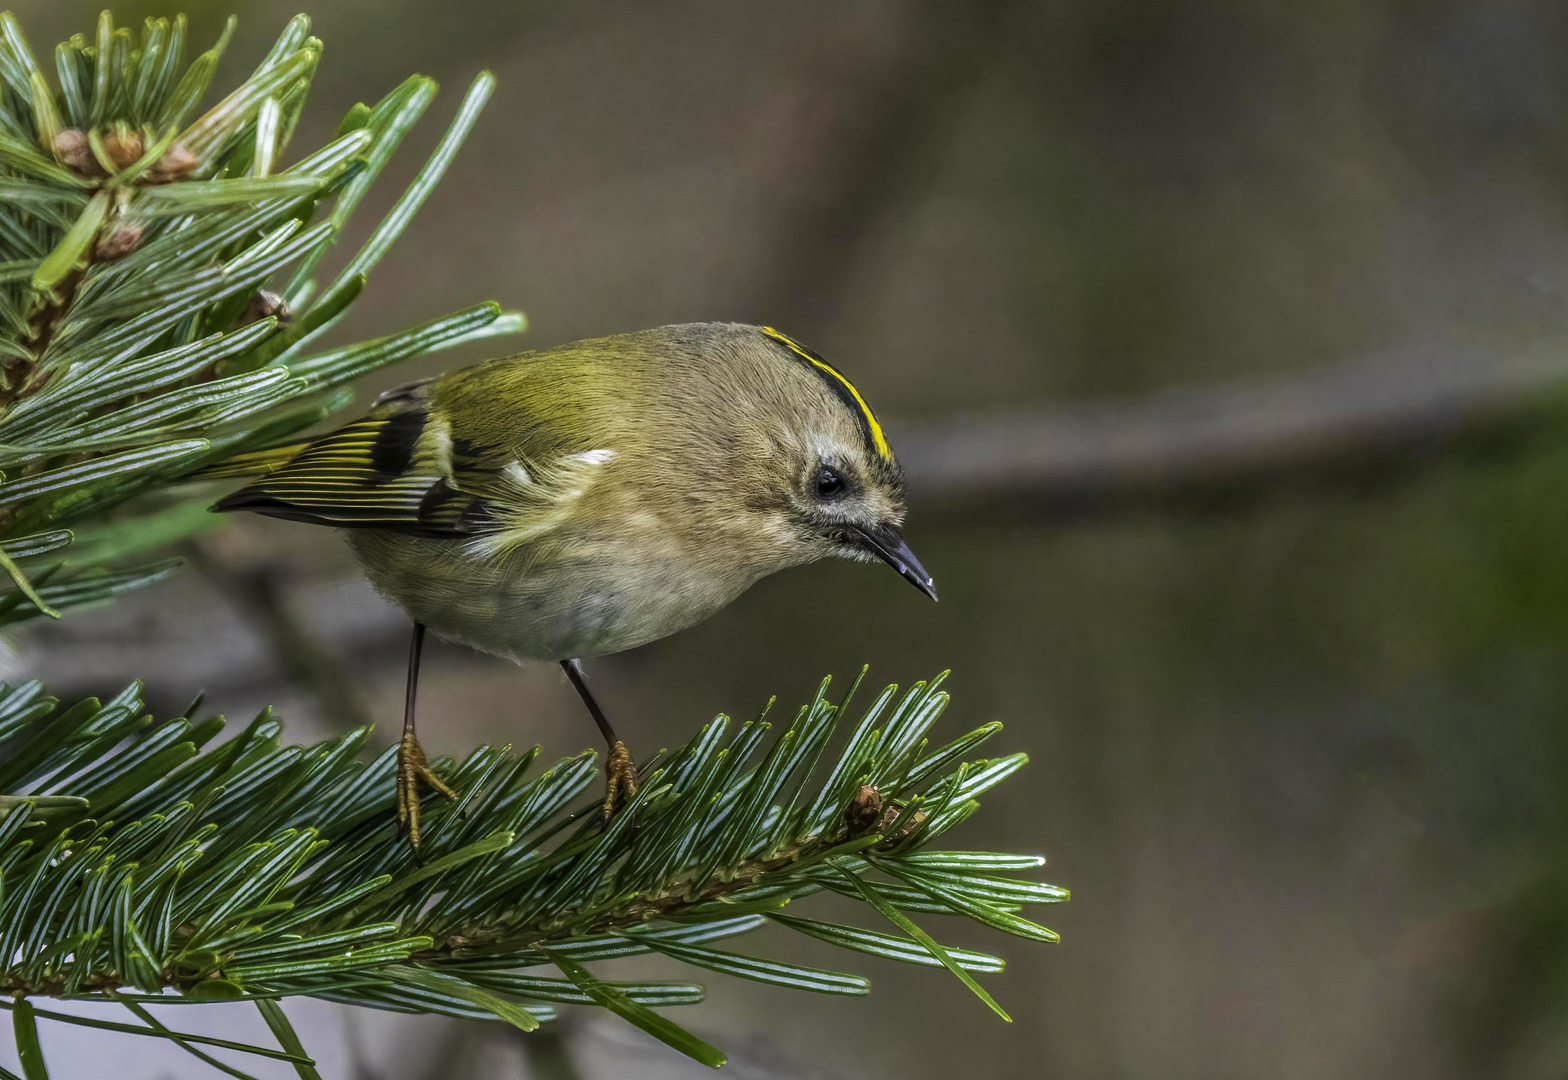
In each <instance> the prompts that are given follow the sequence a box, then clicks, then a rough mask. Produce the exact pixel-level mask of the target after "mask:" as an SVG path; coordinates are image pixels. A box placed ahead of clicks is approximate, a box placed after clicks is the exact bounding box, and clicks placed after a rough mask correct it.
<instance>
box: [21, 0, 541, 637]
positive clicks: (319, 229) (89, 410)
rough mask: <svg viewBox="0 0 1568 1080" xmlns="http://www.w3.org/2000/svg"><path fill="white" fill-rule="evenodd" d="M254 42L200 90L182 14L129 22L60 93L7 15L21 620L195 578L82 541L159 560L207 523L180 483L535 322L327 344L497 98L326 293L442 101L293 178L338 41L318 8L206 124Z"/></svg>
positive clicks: (71, 62)
mask: <svg viewBox="0 0 1568 1080" xmlns="http://www.w3.org/2000/svg"><path fill="white" fill-rule="evenodd" d="M233 30H234V22H233V20H230V22H229V24H228V27H227V28H226V29H225V31H224V34H223V36H222V38H221V39H220V41H219V42H218V43H217V44H215V45H214V46H213V47H212V48H211V49H209V50H207V51H206V52H204V53H202V54H200V55H199V56H197V57H196V59H195V60H194V62H192V63H191V64H190V66H189V67H188V68H185V70H184V74H183V75H181V74H180V71H181V66H182V63H183V61H182V53H183V50H184V44H185V37H186V23H185V18H184V16H179V17H176V18H175V19H173V20H168V19H148V20H146V22H145V23H144V24H143V26H142V27H141V29H140V32H139V33H136V34H133V33H132V32H131V31H130V30H128V29H125V28H118V29H117V28H116V27H115V26H114V24H113V20H112V19H111V18H110V16H109V14H108V13H107V12H106V13H104V15H103V16H102V17H101V18H100V20H99V23H98V26H97V28H96V31H95V33H94V34H93V35H92V36H91V37H90V38H89V37H88V36H85V35H76V36H74V37H72V38H71V39H70V40H69V41H67V42H64V43H62V44H61V45H60V46H58V47H57V48H56V49H55V52H54V65H53V66H54V72H53V76H54V81H55V85H54V87H51V79H50V76H49V75H47V74H46V73H45V71H44V69H43V68H42V67H41V66H40V65H39V63H38V61H37V59H36V58H35V57H34V54H33V52H32V50H31V48H30V47H29V46H28V44H27V42H26V40H25V39H24V37H23V35H22V31H21V27H20V26H19V25H18V23H17V21H16V19H15V18H14V17H13V16H12V15H11V14H10V13H6V14H4V15H0V470H3V472H0V570H4V571H5V573H6V574H7V575H8V576H9V577H10V579H11V581H12V582H13V584H14V586H15V588H14V589H12V590H10V591H8V592H0V622H7V623H8V622H18V621H22V620H25V619H28V618H33V617H36V616H38V615H40V614H43V615H53V616H56V617H58V613H59V612H60V611H62V610H66V609H69V608H76V607H82V606H85V605H88V604H94V603H101V602H103V601H105V600H108V599H111V598H112V597H114V596H116V595H118V594H119V593H121V592H124V591H127V590H129V589H133V588H139V587H141V586H143V585H146V584H148V583H150V582H152V581H156V580H159V579H160V578H161V577H163V576H166V575H167V573H168V572H170V571H171V570H172V564H166V563H159V564H151V565H146V564H143V565H132V566H123V565H117V564H116V562H115V561H114V560H115V559H116V553H115V550H114V547H113V546H106V545H93V546H91V547H90V548H85V549H84V548H82V547H79V546H76V545H75V544H73V540H74V538H75V535H74V534H75V530H76V529H77V528H80V527H82V526H87V527H89V528H92V529H98V530H101V529H102V528H103V527H104V526H105V525H106V524H109V523H112V525H113V528H114V530H115V531H116V532H117V533H119V534H121V535H122V536H124V537H126V539H125V541H124V544H125V546H129V547H133V548H138V549H145V548H149V547H151V546H154V545H151V544H148V543H142V542H140V541H139V540H138V537H141V536H144V535H145V536H156V538H157V539H158V541H159V543H160V544H167V543H170V542H172V541H174V540H177V539H180V538H181V537H182V536H185V535H188V534H189V533H190V532H192V531H194V530H195V529H196V528H198V527H199V526H198V524H197V521H198V520H199V519H198V516H196V515H191V514H181V513H179V512H178V507H176V508H175V511H174V512H173V513H172V514H171V513H168V512H166V511H167V509H168V508H167V507H166V506H165V505H163V504H160V503H159V502H158V501H156V500H155V499H154V496H155V495H158V496H160V497H161V498H162V500H163V502H164V503H167V501H168V499H170V498H171V497H174V498H177V496H170V495H169V494H168V493H167V492H166V490H165V489H167V488H168V487H169V486H170V485H171V484H173V483H175V482H176V481H178V480H179V479H180V478H181V477H184V476H187V475H189V474H190V473H192V472H193V471H195V470H197V469H199V468H202V467H204V466H210V465H212V464H214V463H216V462H219V461H222V460H224V459H225V458H227V457H230V456H232V455H234V454H237V453H242V452H245V451H247V450H251V449H255V448H257V447H259V446H264V445H267V444H269V443H273V442H276V441H279V440H281V439H283V438H286V437H287V436H288V435H290V434H292V433H294V432H297V431H299V430H301V429H302V428H305V427H308V426H309V425H310V424H312V423H315V422H316V421H317V420H319V419H321V418H322V417H323V416H325V415H327V414H328V413H330V412H333V411H335V410H337V409H340V408H342V407H343V406H344V405H346V404H347V402H348V400H349V398H348V395H347V392H346V391H344V390H342V389H341V388H342V387H343V385H344V384H345V383H347V382H348V381H350V380H351V379H353V378H356V377H357V376H359V375H361V374H364V373H365V372H367V371H370V370H373V369H375V368H377V367H380V366H383V365H385V364H389V363H393V362H395V361H398V360H402V359H406V358H408V357H411V356H415V355H418V354H420V353H423V352H428V351H430V350H433V349H438V348H442V347H444V346H448V345H451V344H454V343H456V342H458V341H460V340H470V339H473V338H479V337H489V336H495V335H498V334H507V333H515V332H517V331H519V330H521V329H523V326H524V320H523V318H522V316H520V315H517V314H503V313H502V312H501V311H500V310H499V308H497V307H496V306H495V305H493V304H483V305H478V306H476V307H473V308H470V309H468V310H466V311H462V312H458V313H456V314H454V315H451V316H447V317H444V318H440V319H435V320H432V321H431V322H428V323H426V324H424V325H421V326H416V327H413V328H411V329H409V330H405V331H402V332H400V333H395V334H391V335H388V336H385V337H382V338H379V339H377V340H374V341H369V342H364V343H361V344H356V345H349V346H344V347H341V348H336V349H332V350H330V351H327V352H318V353H314V354H313V353H311V352H310V351H309V349H310V347H311V345H312V343H313V342H314V341H315V340H316V339H317V338H318V337H319V336H320V335H321V334H322V333H323V332H324V331H325V330H326V329H327V328H329V327H330V326H332V325H333V324H334V323H335V322H336V321H337V320H338V319H340V318H341V317H342V315H343V313H344V312H345V311H346V310H347V308H348V306H349V305H350V304H352V303H353V301H354V300H355V299H356V298H357V297H358V296H359V295H360V293H361V291H362V290H363V288H364V285H365V278H366V275H367V274H369V273H370V272H371V271H372V270H373V269H374V267H375V265H376V264H377V262H379V260H380V259H381V258H382V256H384V255H385V254H386V252H387V250H388V248H389V247H390V246H391V244H392V243H393V241H394V240H396V238H397V237H398V235H399V234H401V232H402V231H403V229H404V228H405V227H406V226H407V225H408V223H409V221H410V219H411V218H412V216H413V214H414V212H415V211H416V210H417V209H418V208H419V206H420V205H421V204H422V203H423V202H424V200H425V199H426V197H428V195H429V194H430V192H431V191H432V190H433V188H434V187H435V185H436V183H437V182H439V180H440V179H441V176H442V174H443V173H444V172H445V170H446V168H447V166H448V165H449V164H450V162H451V160H452V157H453V155H454V154H455V153H456V151H457V149H458V147H459V146H460V145H461V144H462V142H463V140H464V138H465V137H466V136H467V135H468V133H469V131H470V130H471V129H472V127H473V125H474V123H475V121H476V120H477V118H478V115H479V112H480V110H481V109H482V108H483V107H484V104H485V101H486V100H487V99H488V97H489V95H490V91H491V87H492V85H493V82H494V80H493V79H492V77H491V76H490V75H489V74H488V73H486V74H482V75H481V76H480V77H479V78H478V79H477V80H476V81H475V82H474V84H473V85H472V86H471V87H470V88H469V90H468V93H467V95H466V96H465V98H464V99H463V102H462V104H461V105H460V106H459V109H458V113H457V116H456V117H455V119H454V120H453V121H452V123H451V125H450V126H449V128H448V130H447V132H446V135H445V136H444V137H443V139H442V140H441V142H440V144H439V146H438V147H437V148H436V150H435V152H434V153H433V154H432V156H431V158H430V159H429V161H428V162H427V163H426V165H425V166H424V168H423V169H422V170H421V171H420V172H419V174H418V175H417V176H416V177H415V179H414V181H413V182H412V184H411V185H410V186H409V188H408V189H407V190H406V191H405V192H404V193H403V195H402V197H401V198H399V199H398V200H397V202H396V204H395V205H394V206H393V208H392V210H391V211H390V212H389V213H388V214H387V216H386V217H385V219H384V220H383V221H382V222H381V223H380V224H379V225H378V226H377V227H376V228H375V229H374V230H373V232H372V234H371V237H370V239H369V240H367V241H366V242H365V244H364V245H363V246H362V247H361V248H360V249H359V250H358V251H357V252H354V253H351V254H349V255H348V258H347V262H346V265H345V266H344V268H343V269H342V270H341V271H340V272H339V273H338V274H337V275H336V277H334V278H333V279H331V281H330V282H329V283H328V284H327V285H326V287H325V288H320V289H318V288H317V284H316V281H315V279H314V277H313V275H314V274H315V272H316V270H317V269H318V268H319V266H320V265H321V262H322V260H323V258H324V257H325V256H326V254H327V253H328V252H329V251H330V250H331V249H332V247H333V245H334V244H335V243H336V242H337V240H338V237H339V236H340V235H341V234H342V231H343V228H344V226H345V224H346V223H347V221H348V218H349V216H350V215H351V214H352V213H353V211H354V209H355V208H356V207H357V206H358V205H359V203H360V202H361V201H362V200H363V198H364V196H365V195H366V193H367V192H368V191H369V189H370V187H371V185H372V184H374V183H375V181H376V180H377V179H378V178H379V176H380V175H381V173H382V171H383V170H384V168H385V167H386V165H387V163H388V161H389V160H390V159H391V157H392V155H393V154H394V153H395V152H396V150H397V148H398V145H399V144H400V143H401V142H402V140H403V137H404V136H405V135H406V134H407V133H408V132H409V130H410V129H411V128H412V127H413V126H414V125H415V124H416V123H417V122H418V120H419V118H420V116H421V115H422V114H423V112H424V111H425V109H426V108H427V107H428V106H429V104H430V103H431V101H432V100H433V98H434V97H435V92H436V87H435V83H434V82H433V81H432V80H430V79H427V78H424V77H422V76H413V77H411V78H409V79H408V80H406V81H405V82H404V83H402V84H401V85H400V86H398V87H397V88H396V89H394V90H393V91H392V92H391V93H390V94H388V95H387V96H386V97H384V98H383V99H382V100H381V101H379V102H377V103H376V104H375V105H373V106H369V107H367V106H364V105H357V106H355V107H354V109H352V110H351V111H350V112H349V114H348V116H347V117H345V118H344V120H343V123H342V125H341V126H340V128H339V131H338V134H337V137H336V138H335V139H334V140H333V141H332V142H330V143H329V144H328V145H326V146H324V147H322V148H320V149H318V150H316V151H315V152H313V153H310V154H307V155H305V156H303V157H301V158H299V160H297V161H295V162H293V163H292V164H285V158H286V155H287V151H288V146H289V139H290V136H291V135H292V133H293V130H294V127H295V124H296V122H297V120H298V118H299V115H300V112H301V110H302V108H303V106H304V103H305V99H306V96H307V94H308V93H309V90H310V84H311V80H312V79H313V77H314V75H315V72H316V67H317V65H318V63H319V61H320V57H321V42H320V41H319V40H317V39H316V38H313V37H311V36H310V20H309V19H307V18H306V17H305V16H303V15H301V16H296V17H295V18H294V19H293V20H291V21H290V22H289V24H288V26H287V27H286V28H285V29H284V32H283V34H282V35H281V36H280V37H279V38H278V40H277V42H276V44H275V45H274V46H273V47H272V49H271V51H270V52H269V53H268V54H267V56H266V58H265V59H264V60H263V61H262V63H261V64H260V65H259V66H258V67H257V68H256V70H255V71H254V72H253V73H251V75H250V76H249V78H247V79H245V81H244V82H242V83H241V84H240V85H239V86H238V87H236V88H235V89H234V90H232V91H231V92H230V93H229V94H228V95H227V96H225V97H223V98H222V99H221V100H219V101H218V102H217V103H216V104H214V105H213V106H211V108H209V109H208V110H207V111H206V112H205V113H202V114H201V115H199V116H198V115H196V110H197V107H198V104H199V102H200V101H201V99H202V97H203V96H204V95H205V94H206V93H207V90H208V88H209V86H210V84H211V83H212V80H213V77H214V74H215V72H216V69H217V64H218V60H219V58H220V57H221V55H222V54H223V52H224V49H225V46H226V45H227V43H228V39H229V37H230V36H231V34H232V32H233ZM274 290H276V291H274ZM132 500H135V501H134V502H132ZM128 503H129V504H130V505H127V504H128ZM150 515H156V516H155V517H154V516H150ZM171 522H179V523H180V524H181V526H182V528H181V529H179V530H175V531H172V532H171V531H170V528H169V526H170V523H171Z"/></svg>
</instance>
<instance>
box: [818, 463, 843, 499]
mask: <svg viewBox="0 0 1568 1080" xmlns="http://www.w3.org/2000/svg"><path fill="white" fill-rule="evenodd" d="M843 490H844V478H843V477H842V476H840V475H839V474H838V473H836V472H834V471H833V470H832V469H830V468H828V467H827V466H826V465H824V466H822V468H820V469H818V470H817V497H818V498H819V499H831V498H832V497H833V496H835V495H837V494H838V493H839V492H841V491H843Z"/></svg>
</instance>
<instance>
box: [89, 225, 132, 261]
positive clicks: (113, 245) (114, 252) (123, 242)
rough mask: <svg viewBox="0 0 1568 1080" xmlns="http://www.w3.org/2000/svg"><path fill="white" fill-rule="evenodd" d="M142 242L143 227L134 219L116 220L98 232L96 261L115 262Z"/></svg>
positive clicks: (94, 248)
mask: <svg viewBox="0 0 1568 1080" xmlns="http://www.w3.org/2000/svg"><path fill="white" fill-rule="evenodd" d="M141 244H142V227H141V226H140V225H138V224H136V222H134V221H124V220H119V221H114V222H111V223H110V224H109V225H107V226H105V227H104V230H103V231H102V232H101V233H99V234H98V242H97V244H95V245H94V246H93V261H94V262H113V261H114V260H116V259H123V258H125V257H126V256H127V255H129V254H130V253H131V252H133V251H135V250H136V249H137V248H139V247H141Z"/></svg>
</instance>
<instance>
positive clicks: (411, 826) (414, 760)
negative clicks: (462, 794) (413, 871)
mask: <svg viewBox="0 0 1568 1080" xmlns="http://www.w3.org/2000/svg"><path fill="white" fill-rule="evenodd" d="M421 782H423V783H425V784H427V785H429V786H430V787H432V788H434V789H435V790H436V791H439V792H440V793H441V794H443V795H445V796H446V797H447V798H449V799H454V800H455V799H456V798H457V792H455V791H453V790H452V789H451V788H449V787H447V786H446V784H444V783H442V782H441V778H440V777H439V776H437V775H436V774H435V773H434V772H432V771H431V769H430V766H429V765H428V764H427V763H426V761H425V748H424V747H422V746H420V745H419V740H418V739H416V738H414V736H413V734H412V733H409V734H406V735H404V736H403V741H402V742H401V743H399V744H398V749H397V823H398V824H399V825H401V826H404V827H406V828H407V829H408V842H409V844H410V845H412V847H413V849H414V851H415V852H418V851H419V785H420V783H421Z"/></svg>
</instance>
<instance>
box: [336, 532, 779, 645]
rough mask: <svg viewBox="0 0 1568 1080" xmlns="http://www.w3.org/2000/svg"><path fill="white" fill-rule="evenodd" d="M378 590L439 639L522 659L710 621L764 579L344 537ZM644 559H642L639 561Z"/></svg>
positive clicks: (638, 641) (372, 535) (383, 535)
mask: <svg viewBox="0 0 1568 1080" xmlns="http://www.w3.org/2000/svg"><path fill="white" fill-rule="evenodd" d="M344 535H345V536H346V537H347V538H348V541H349V546H350V547H352V548H353V550H354V553H355V554H356V555H357V556H358V557H359V561H360V563H361V565H362V566H364V568H365V572H366V574H367V576H368V577H369V578H370V582H371V584H372V585H374V586H375V588H376V590H377V591H378V592H380V593H381V594H382V595H383V596H386V597H387V598H388V599H389V600H392V601H393V602H394V603H396V604H398V605H399V606H401V607H402V608H403V609H404V610H405V611H407V612H408V614H409V616H410V617H411V618H413V619H414V620H415V621H417V622H421V623H424V624H425V626H427V627H428V628H429V629H430V630H431V631H432V632H433V633H435V634H437V635H438V636H440V637H443V638H446V639H448V640H452V641H459V642H462V643H463V644H465V645H469V646H471V647H473V648H475V649H479V650H480V651H482V652H487V653H493V654H495V655H497V656H505V657H509V658H511V659H513V660H566V659H571V658H585V657H592V656H605V655H607V654H609V653H616V652H623V651H625V650H627V649H632V648H635V647H636V646H638V645H643V644H646V643H647V642H650V641H656V640H658V639H659V638H662V637H667V636H668V635H670V634H673V633H675V632H676V631H678V630H684V629H685V628H686V627H688V626H693V625H695V624H696V623H699V622H701V621H702V620H704V619H706V618H707V617H708V616H710V615H712V614H713V613H714V612H716V611H718V610H719V609H720V608H722V607H724V606H725V605H727V604H729V603H730V601H732V600H734V599H735V597H737V596H739V595H740V594H741V593H742V592H744V591H745V590H746V588H747V587H749V586H750V585H751V584H752V582H753V581H754V580H755V575H752V574H748V573H743V572H738V571H737V572H736V573H733V574H718V573H711V572H703V571H701V570H692V569H689V568H685V567H682V568H679V569H677V568H676V567H675V566H674V565H673V564H671V563H669V562H660V561H657V560H650V559H648V558H647V557H646V556H645V555H644V556H643V557H640V558H638V557H636V556H634V555H633V553H631V552H628V553H627V555H626V557H625V558H613V557H608V558H607V557H605V556H603V555H602V554H601V555H600V556H598V557H596V558H594V559H593V560H592V561H591V562H589V561H585V562H578V563H572V562H565V563H561V562H555V563H551V564H550V565H548V566H533V567H530V566H529V565H528V563H527V561H526V560H519V559H504V560H496V559H484V558H474V557H472V556H469V555H467V554H466V553H465V552H464V544H463V542H462V541H457V540H437V539H429V538H423V537H411V536H405V535H402V534H398V533H388V532H379V531H373V530H350V531H346V532H345V534H344ZM639 554H641V553H639Z"/></svg>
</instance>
